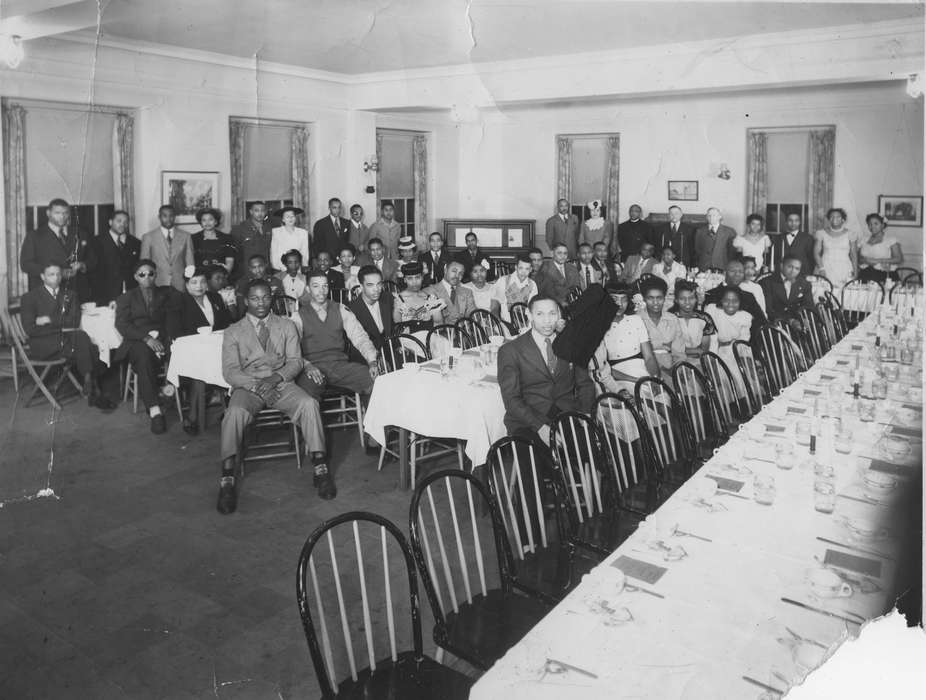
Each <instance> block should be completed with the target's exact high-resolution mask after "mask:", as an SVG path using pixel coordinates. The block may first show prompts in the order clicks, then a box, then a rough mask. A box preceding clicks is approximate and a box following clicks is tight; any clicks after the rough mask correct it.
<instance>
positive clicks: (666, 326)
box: [640, 277, 685, 382]
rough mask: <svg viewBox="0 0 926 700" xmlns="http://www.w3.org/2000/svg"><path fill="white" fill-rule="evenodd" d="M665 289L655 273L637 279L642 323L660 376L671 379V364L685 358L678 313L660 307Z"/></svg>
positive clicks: (663, 302)
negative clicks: (641, 299)
mask: <svg viewBox="0 0 926 700" xmlns="http://www.w3.org/2000/svg"><path fill="white" fill-rule="evenodd" d="M666 291H667V287H666V283H665V282H664V281H663V280H661V279H659V278H658V277H650V278H648V279H646V280H643V281H642V282H641V283H640V294H641V296H642V297H643V303H644V306H645V309H644V311H643V313H642V314H641V317H642V319H643V324H644V325H645V326H646V331H647V332H648V333H649V339H650V342H651V343H652V344H653V354H654V355H655V356H656V361H657V362H658V363H659V367H660V369H661V370H662V379H664V380H665V381H667V382H671V380H672V365H674V364H675V363H676V362H680V361H681V360H684V359H685V338H684V335H683V334H682V325H681V323H679V320H678V317H677V316H676V315H675V314H673V313H670V312H668V311H664V310H663V309H664V307H665V303H666Z"/></svg>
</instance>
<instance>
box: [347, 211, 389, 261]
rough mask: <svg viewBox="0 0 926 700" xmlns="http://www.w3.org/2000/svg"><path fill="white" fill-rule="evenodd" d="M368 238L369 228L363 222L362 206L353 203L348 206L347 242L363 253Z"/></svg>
mask: <svg viewBox="0 0 926 700" xmlns="http://www.w3.org/2000/svg"><path fill="white" fill-rule="evenodd" d="M369 240H370V229H369V228H368V227H367V225H366V224H365V223H363V207H361V206H360V205H359V204H354V205H352V206H351V208H350V231H349V232H348V234H347V242H348V243H350V244H351V245H353V246H354V248H356V249H357V252H360V253H364V252H366V250H367V241H369ZM380 242H382V241H380Z"/></svg>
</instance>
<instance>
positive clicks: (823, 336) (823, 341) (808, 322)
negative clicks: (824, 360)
mask: <svg viewBox="0 0 926 700" xmlns="http://www.w3.org/2000/svg"><path fill="white" fill-rule="evenodd" d="M798 318H799V319H800V322H801V328H802V329H803V333H802V336H801V341H802V342H801V345H803V347H804V349H805V352H806V354H807V359H808V360H809V361H810V362H811V363H813V362H816V361H817V360H819V359H820V358H821V357H823V356H824V355H825V354H826V353H828V352H829V351H830V341H829V336H828V335H827V332H826V328H825V326H824V323H823V319H822V318H821V317H820V316H819V314H817V311H816V308H814V309H806V308H802V309H801V310H800V312H799V314H798Z"/></svg>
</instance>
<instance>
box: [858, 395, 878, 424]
mask: <svg viewBox="0 0 926 700" xmlns="http://www.w3.org/2000/svg"><path fill="white" fill-rule="evenodd" d="M858 417H859V419H860V420H862V421H863V422H865V423H871V422H872V421H873V420H874V419H875V402H874V401H872V400H870V399H859V400H858Z"/></svg>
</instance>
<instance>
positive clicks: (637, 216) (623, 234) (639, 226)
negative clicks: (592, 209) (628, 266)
mask: <svg viewBox="0 0 926 700" xmlns="http://www.w3.org/2000/svg"><path fill="white" fill-rule="evenodd" d="M629 213H630V218H629V219H627V221H624V222H621V223H620V224H618V225H617V237H616V238H615V239H614V241H613V242H612V243H611V256H612V257H614V258H615V259H617V258H618V257H619V259H620V261H621V262H624V261H625V260H626V259H627V258H628V257H630V256H631V255H638V254H639V253H640V246H641V245H643V244H644V243H645V242H646V241H649V240H651V239H652V237H653V228H652V226H650V225H649V224H648V223H647V222H646V221H644V220H643V219H642V218H641V217H642V216H643V209H642V208H641V207H640V205H639V204H631V205H630V212H629ZM615 243H616V244H615ZM659 250H662V249H661V248H659Z"/></svg>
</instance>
